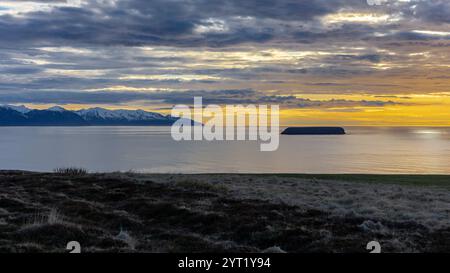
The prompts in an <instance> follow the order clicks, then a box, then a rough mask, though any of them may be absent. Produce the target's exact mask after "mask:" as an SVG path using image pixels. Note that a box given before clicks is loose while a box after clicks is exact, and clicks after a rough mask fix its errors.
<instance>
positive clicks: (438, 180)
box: [205, 173, 450, 188]
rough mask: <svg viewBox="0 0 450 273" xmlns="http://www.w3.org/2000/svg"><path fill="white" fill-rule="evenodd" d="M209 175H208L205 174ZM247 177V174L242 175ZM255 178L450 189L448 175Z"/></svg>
mask: <svg viewBox="0 0 450 273" xmlns="http://www.w3.org/2000/svg"><path fill="white" fill-rule="evenodd" d="M205 175H209V174H205ZM242 175H247V174H242ZM249 175H255V176H260V175H261V176H282V177H296V178H304V179H320V180H331V181H344V182H357V183H384V184H398V185H410V186H439V187H445V188H450V175H425V174H424V175H416V174H414V175H409V174H283V173H281V174H249Z"/></svg>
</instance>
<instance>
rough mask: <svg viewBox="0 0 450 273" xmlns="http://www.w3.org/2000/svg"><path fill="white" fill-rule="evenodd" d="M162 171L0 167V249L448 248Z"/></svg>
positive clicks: (413, 229)
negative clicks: (374, 244) (74, 245)
mask: <svg viewBox="0 0 450 273" xmlns="http://www.w3.org/2000/svg"><path fill="white" fill-rule="evenodd" d="M160 177H163V178H164V179H165V180H167V183H160V182H155V181H153V180H152V179H151V176H148V177H147V178H146V176H141V175H136V174H119V173H117V174H87V175H78V176H74V175H67V174H66V175H64V174H53V173H46V174H41V173H28V172H12V171H10V172H7V171H4V172H0V252H66V251H67V250H66V244H67V242H69V241H78V242H80V244H81V247H82V251H83V252H263V251H266V252H282V251H285V252H367V250H366V244H367V243H368V242H369V241H372V240H378V241H379V242H381V244H382V251H383V252H402V251H417V252H449V251H450V230H449V229H441V230H434V231H431V230H430V229H427V228H425V227H424V226H421V225H420V224H417V223H410V222H389V221H385V222H383V226H385V227H387V228H389V230H390V231H391V232H389V233H383V232H380V231H379V230H377V229H373V230H367V229H364V228H361V223H363V222H364V221H367V219H366V218H364V219H363V218H359V217H357V216H348V215H346V216H342V217H338V216H332V215H331V214H329V213H327V212H325V211H321V210H311V209H305V208H302V207H299V206H293V205H286V204H283V203H275V202H271V201H263V200H257V199H245V198H240V199H239V198H236V197H235V196H234V195H233V194H231V193H230V191H228V189H227V188H226V187H224V186H220V185H214V184H207V183H203V182H202V183H200V182H198V181H194V180H192V181H191V180H190V178H189V176H185V178H183V177H184V176H183V175H162V176H160ZM174 177H175V178H177V179H178V180H176V179H175V180H174V182H171V180H172V179H174ZM180 177H182V178H183V179H184V180H183V179H182V180H180ZM233 182H234V183H244V182H243V181H233ZM374 223H375V222H374ZM399 238H401V239H399Z"/></svg>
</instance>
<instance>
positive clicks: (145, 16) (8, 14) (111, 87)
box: [0, 0, 450, 109]
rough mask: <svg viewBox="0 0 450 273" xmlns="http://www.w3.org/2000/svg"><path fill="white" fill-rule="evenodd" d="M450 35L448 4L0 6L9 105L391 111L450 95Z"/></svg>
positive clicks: (97, 0) (87, 1)
mask: <svg viewBox="0 0 450 273" xmlns="http://www.w3.org/2000/svg"><path fill="white" fill-rule="evenodd" d="M449 29H450V3H449V2H448V1H446V0H431V1H428V0H427V1H425V0H410V1H396V0H388V1H383V5H380V6H369V5H368V4H367V1H365V0H277V1H269V0H246V1H241V0H229V1H219V0H152V1H147V0H121V1H119V0H67V1H63V0H61V1H45V0H41V1H2V2H1V3H0V37H1V39H0V101H1V102H4V103H55V104H58V103H80V104H90V103H104V104H123V103H129V104H132V103H134V102H135V101H140V102H142V101H145V100H148V101H155V100H157V101H158V100H159V101H163V102H165V103H168V104H172V103H177V102H181V103H184V102H185V101H192V95H194V94H199V93H200V94H201V95H203V96H204V97H205V99H206V100H207V101H210V102H211V103H221V102H223V103H225V102H226V103H228V102H231V103H236V102H239V101H241V102H242V103H246V102H262V103H264V102H268V101H270V102H274V103H275V102H277V103H280V104H282V105H285V106H286V107H293V108H295V107H297V108H300V109H301V108H302V107H319V108H333V107H355V106H365V107H370V106H379V107H383V106H388V105H392V104H393V102H390V101H389V100H388V98H389V96H394V97H395V96H397V97H407V96H408V95H410V94H428V93H439V92H440V93H443V92H448V91H449V78H448V69H449V68H450V54H449V51H450V31H449ZM196 90H202V91H196ZM223 90H234V91H233V92H234V93H233V92H231V91H230V92H229V93H227V94H226V95H225V94H224V93H223V92H224V91H223ZM242 90H246V91H245V92H244V93H241V92H242ZM302 94H328V97H327V98H323V99H318V100H307V99H300V98H301V97H302V96H301V95H302ZM345 94H369V95H373V96H379V97H378V98H379V99H380V101H378V99H375V100H373V101H372V100H353V99H340V98H338V97H339V95H345Z"/></svg>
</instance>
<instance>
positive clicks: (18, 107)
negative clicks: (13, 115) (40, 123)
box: [0, 104, 31, 114]
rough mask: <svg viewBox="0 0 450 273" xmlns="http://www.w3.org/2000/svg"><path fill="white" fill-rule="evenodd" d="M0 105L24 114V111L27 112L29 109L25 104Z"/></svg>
mask: <svg viewBox="0 0 450 273" xmlns="http://www.w3.org/2000/svg"><path fill="white" fill-rule="evenodd" d="M0 107H3V108H8V109H12V110H15V111H17V112H19V113H22V114H25V113H28V112H30V111H31V109H30V108H27V107H26V106H25V105H9V104H7V105H0Z"/></svg>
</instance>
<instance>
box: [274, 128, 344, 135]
mask: <svg viewBox="0 0 450 273" xmlns="http://www.w3.org/2000/svg"><path fill="white" fill-rule="evenodd" d="M281 134H282V135H345V130H344V128H342V127H288V128H286V129H285V130H284V131H283V132H282V133H281Z"/></svg>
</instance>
